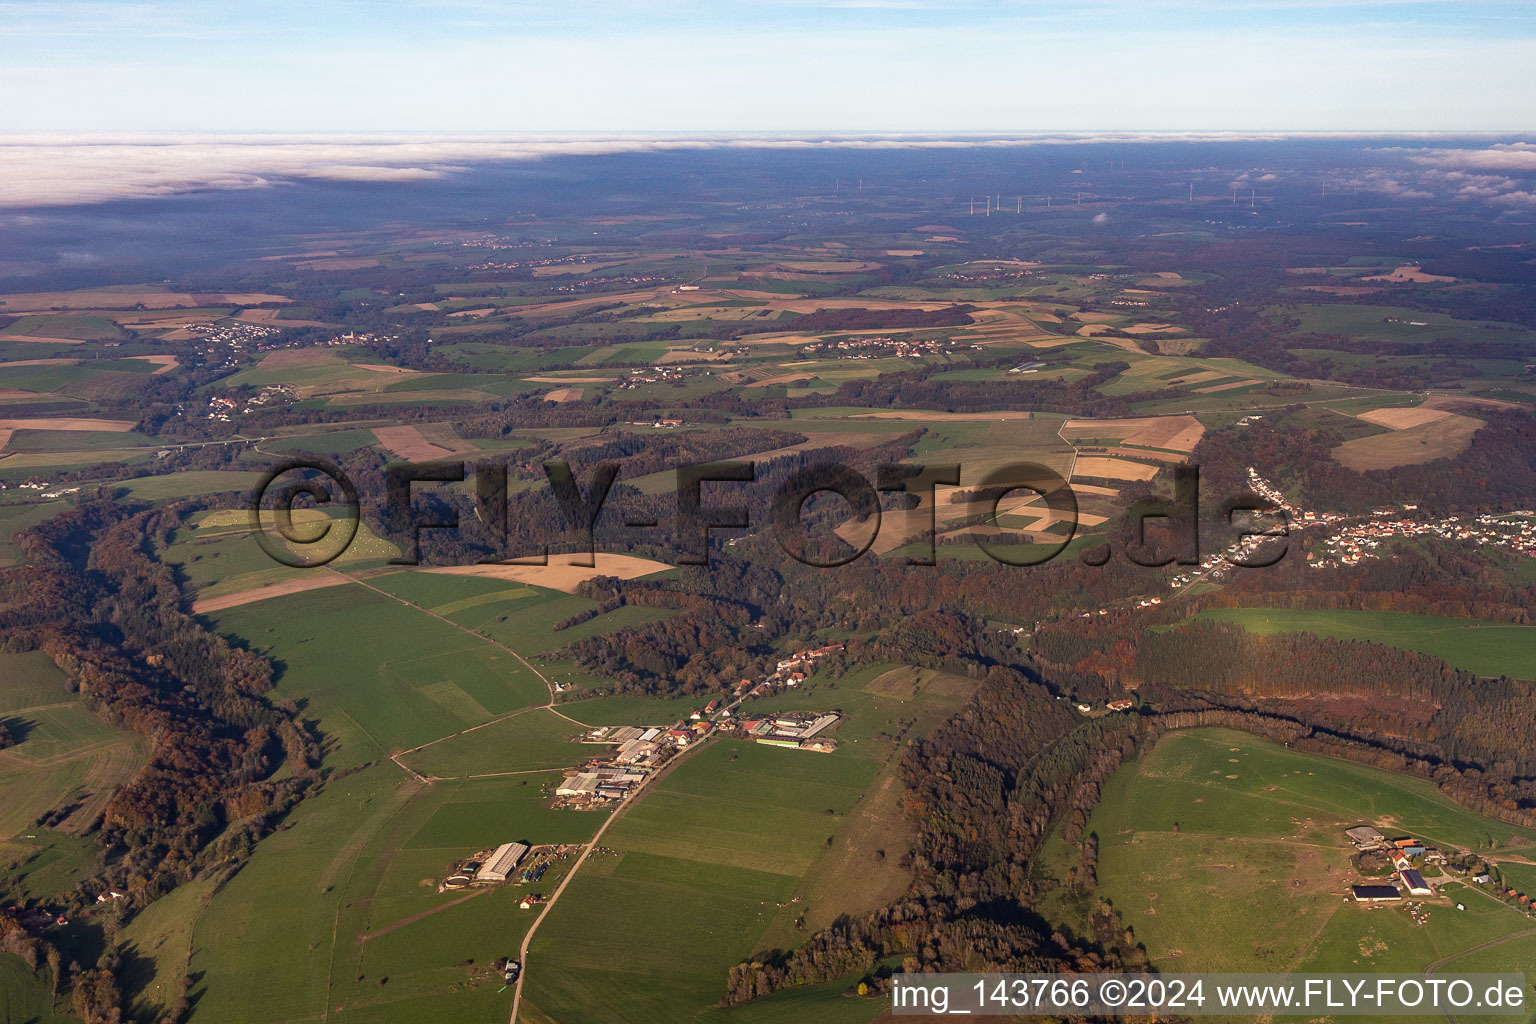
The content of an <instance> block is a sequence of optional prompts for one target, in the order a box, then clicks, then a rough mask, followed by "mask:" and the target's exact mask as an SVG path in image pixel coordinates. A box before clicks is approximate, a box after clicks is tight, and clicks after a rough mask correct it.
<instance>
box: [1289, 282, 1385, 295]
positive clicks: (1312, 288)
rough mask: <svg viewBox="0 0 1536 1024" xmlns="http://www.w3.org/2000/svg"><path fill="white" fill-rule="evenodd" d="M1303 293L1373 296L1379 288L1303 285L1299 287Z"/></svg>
mask: <svg viewBox="0 0 1536 1024" xmlns="http://www.w3.org/2000/svg"><path fill="white" fill-rule="evenodd" d="M1301 290H1302V291H1304V292H1327V293H1328V294H1329V295H1343V296H1353V295H1375V294H1376V293H1377V292H1380V291H1381V290H1382V289H1380V288H1352V287H1350V286H1349V285H1340V284H1304V285H1302V286H1301Z"/></svg>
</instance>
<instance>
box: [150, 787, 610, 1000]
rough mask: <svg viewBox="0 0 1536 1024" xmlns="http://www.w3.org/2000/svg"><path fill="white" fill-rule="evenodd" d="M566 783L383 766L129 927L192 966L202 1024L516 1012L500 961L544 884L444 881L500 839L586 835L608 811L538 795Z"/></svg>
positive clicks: (308, 807) (328, 794)
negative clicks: (432, 774)
mask: <svg viewBox="0 0 1536 1024" xmlns="http://www.w3.org/2000/svg"><path fill="white" fill-rule="evenodd" d="M558 778H559V775H558V773H545V774H543V775H528V776H520V777H516V778H507V779H489V780H477V781H467V782H440V783H435V784H433V785H430V786H423V785H421V784H420V783H417V782H414V781H412V780H411V779H410V778H409V777H408V776H407V775H405V773H403V772H402V771H400V769H399V768H398V767H396V766H395V765H393V764H387V763H386V764H378V765H375V766H373V767H370V768H368V769H367V770H365V771H362V772H359V773H357V774H354V775H350V776H346V777H344V778H339V779H335V780H333V781H332V782H331V783H330V784H328V785H327V786H326V788H325V790H324V791H322V792H321V793H320V794H319V795H318V796H315V797H313V798H311V799H309V800H306V801H305V802H304V803H303V804H301V805H300V806H299V808H297V809H296V810H295V811H294V813H293V814H292V815H291V816H290V817H289V819H288V823H287V825H286V826H285V828H284V829H283V830H282V831H280V832H278V833H276V834H275V835H273V836H271V837H269V838H268V839H267V840H264V841H263V842H262V844H261V846H260V848H258V850H257V851H256V854H255V855H254V856H253V857H252V859H251V861H250V862H249V863H248V864H247V865H246V866H245V867H244V868H243V869H242V870H241V871H240V873H239V874H238V875H236V876H235V877H234V878H233V879H232V880H230V881H229V882H228V883H227V884H226V885H224V886H223V887H222V888H220V889H219V890H218V891H217V892H216V893H213V894H211V895H204V896H202V897H201V898H198V899H195V900H194V899H187V900H184V901H183V905H182V907H181V908H179V909H180V913H179V915H178V916H179V920H165V919H161V920H158V921H152V922H147V923H146V924H145V926H144V932H145V934H143V935H141V934H139V932H137V931H136V930H135V929H137V928H139V927H140V925H141V922H143V921H144V919H142V918H141V919H140V920H138V921H135V922H134V926H133V927H131V928H130V929H129V930H128V932H127V933H126V935H125V937H126V938H128V939H129V940H130V941H132V940H138V941H139V943H140V945H149V944H151V943H152V942H153V941H154V940H155V939H156V938H158V939H160V940H161V942H162V945H163V946H169V947H171V948H172V950H173V955H172V956H170V957H166V958H165V960H166V961H167V968H168V969H173V970H184V969H187V968H189V969H190V970H191V971H192V972H194V974H195V976H197V977H198V979H199V980H198V984H197V986H196V988H195V989H194V993H197V994H200V996H201V998H200V999H199V1000H198V1002H197V1004H196V1007H195V1009H194V1011H193V1014H192V1017H191V1020H192V1021H193V1022H204V1021H207V1022H218V1021H228V1020H241V1021H246V1022H249V1024H278V1022H286V1021H293V1020H308V1019H318V1018H322V1017H331V1018H335V1019H340V1020H357V1021H369V1022H373V1024H417V1022H421V1021H456V1020H488V1019H497V1018H500V1017H503V1016H505V1015H506V1013H507V1012H508V1010H509V1009H510V1005H511V997H510V995H509V994H501V995H498V992H497V990H498V989H500V988H501V986H502V979H501V975H500V973H499V972H495V971H493V970H492V968H491V961H493V960H494V959H495V958H496V957H498V956H506V955H508V954H515V953H516V950H517V947H518V943H519V941H520V939H521V935H522V932H523V930H524V929H526V928H527V927H528V925H529V924H530V923H531V922H532V920H533V917H534V914H533V913H532V912H525V911H521V910H519V909H518V907H517V901H518V899H519V898H520V897H521V896H522V894H523V893H524V892H526V891H531V890H530V889H528V888H524V887H520V886H516V885H512V886H508V887H505V888H501V889H494V890H479V891H473V890H472V892H474V894H473V895H470V896H469V897H468V898H467V899H466V898H464V897H465V894H464V893H462V892H446V893H439V892H437V882H438V881H440V880H441V879H442V878H443V877H444V876H445V874H446V872H447V871H448V870H449V869H450V868H451V867H452V866H453V865H454V864H455V863H456V862H457V861H458V860H459V859H461V858H463V857H465V856H467V855H469V854H471V853H473V852H475V851H476V850H479V849H484V848H487V847H491V846H494V845H496V844H498V843H502V842H511V841H523V842H533V843H551V842H582V841H584V840H585V839H587V838H588V837H589V836H590V835H591V834H592V832H593V831H594V830H595V829H596V828H597V826H598V825H599V824H600V822H601V820H602V816H601V815H598V814H580V813H576V812H561V811H551V810H546V809H545V808H543V807H542V806H541V805H542V800H543V794H544V792H545V791H546V790H548V789H549V788H552V786H553V784H554V782H556V781H558ZM563 869H564V868H563V864H562V865H557V867H556V868H554V869H552V870H551V872H550V874H549V875H548V876H546V878H545V880H544V881H543V882H542V883H541V884H540V886H538V888H540V889H546V890H547V888H548V887H549V886H550V884H551V882H553V881H556V880H558V876H559V873H560V872H561V871H562V870H563ZM276 892H281V893H283V894H285V896H286V897H287V903H286V909H285V910H284V912H283V913H281V914H274V913H272V903H271V901H272V895H273V893H276ZM176 895H178V894H173V896H172V899H175V898H176ZM151 924H152V925H154V926H155V927H156V929H157V930H158V932H159V934H158V935H155V936H153V937H152V936H151V935H150V934H148V933H149V932H150V928H149V925H151ZM178 943H181V944H182V945H181V947H180V948H181V949H188V948H190V955H187V956H185V957H183V958H182V962H183V963H184V964H185V968H175V967H174V961H175V959H176V957H175V955H174V952H175V947H176V946H177V944H178Z"/></svg>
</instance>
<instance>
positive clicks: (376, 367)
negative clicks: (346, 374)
mask: <svg viewBox="0 0 1536 1024" xmlns="http://www.w3.org/2000/svg"><path fill="white" fill-rule="evenodd" d="M352 365H353V366H355V367H357V368H358V369H359V370H372V371H373V372H374V373H415V372H416V371H415V370H408V369H406V368H405V367H403V366H386V365H385V364H384V363H353V364H352Z"/></svg>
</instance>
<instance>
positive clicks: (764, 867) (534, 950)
mask: <svg viewBox="0 0 1536 1024" xmlns="http://www.w3.org/2000/svg"><path fill="white" fill-rule="evenodd" d="M972 685H973V684H972V683H971V682H970V681H969V680H964V679H959V678H957V677H952V676H945V675H941V674H939V673H935V672H932V671H930V670H917V669H911V668H906V667H902V666H893V665H878V666H869V667H866V668H862V669H860V670H858V671H854V672H849V673H847V674H846V675H844V676H842V677H841V678H837V679H833V678H831V677H830V676H827V675H825V674H820V675H817V676H815V677H813V678H812V679H811V680H809V681H808V683H807V685H805V686H804V687H802V688H799V689H797V690H793V691H790V692H788V693H785V694H781V695H778V696H775V697H772V698H768V699H765V700H757V701H749V702H748V703H747V704H745V705H743V706H742V708H741V709H740V713H741V715H742V716H743V717H748V718H750V717H753V716H755V715H758V714H762V713H767V712H772V711H783V710H791V709H794V710H826V709H834V708H835V709H838V710H841V711H843V712H844V714H845V716H846V717H845V719H844V721H843V722H841V723H839V725H838V726H837V728H836V731H835V735H836V737H837V739H838V743H839V747H838V749H837V751H836V752H834V753H830V754H821V753H812V752H809V751H799V750H786V749H782V748H778V747H769V746H764V745H762V744H757V743H751V742H747V741H743V740H736V739H730V738H722V739H718V740H715V741H713V742H711V743H710V744H709V745H708V746H706V747H704V748H702V749H700V750H697V751H696V752H694V753H690V754H688V755H687V757H686V760H684V761H683V762H682V763H681V764H680V765H679V766H678V767H677V768H676V769H675V770H674V771H673V772H672V773H671V774H670V775H668V776H667V777H666V778H665V779H664V780H663V781H661V782H660V783H658V784H657V785H656V787H655V788H654V789H653V790H651V791H648V792H647V793H646V795H645V796H644V797H643V798H642V799H641V800H640V801H639V802H638V803H636V804H635V805H634V806H632V807H631V808H630V809H629V810H628V811H627V812H626V813H625V815H624V817H623V818H622V819H620V820H619V821H617V822H615V824H614V826H613V827H612V828H611V829H609V830H608V832H607V833H605V834H604V836H603V845H604V846H605V847H608V848H609V849H610V850H611V851H612V852H611V853H604V854H602V855H601V856H597V857H594V858H593V859H592V860H590V861H589V862H588V864H587V865H586V866H585V867H583V869H582V873H581V875H579V876H578V877H577V879H576V880H575V881H574V882H573V883H572V884H571V887H570V888H569V889H568V890H567V892H566V893H565V895H564V896H562V897H561V901H560V903H559V905H557V907H556V908H555V909H554V910H553V911H551V913H550V916H549V919H548V920H547V921H546V922H545V923H544V924H543V925H541V926H540V930H539V932H538V934H537V936H536V937H535V939H534V942H533V944H532V946H531V948H530V950H529V974H528V977H527V980H526V981H525V983H524V1000H525V1004H527V1005H531V1006H532V1007H533V1009H534V1010H535V1011H536V1012H538V1013H541V1014H544V1015H546V1016H548V1017H549V1018H550V1019H552V1020H558V1021H560V1022H561V1024H581V1022H585V1021H610V1020H626V1021H657V1022H669V1024H670V1022H673V1021H684V1020H695V1019H697V1020H709V1019H713V1018H714V1017H715V1016H717V1015H719V1014H720V1011H717V1010H713V1009H711V1007H712V1004H713V1003H715V1002H716V1001H718V1000H719V998H720V995H721V994H722V992H723V991H724V984H725V977H726V972H727V971H728V970H729V969H730V967H731V966H732V965H733V964H735V963H738V962H739V961H741V960H742V959H744V958H746V957H748V956H751V955H753V954H754V953H760V952H766V951H768V950H772V949H782V948H791V947H793V946H795V945H797V944H799V943H800V942H802V941H804V939H805V938H806V937H807V936H808V935H810V934H813V933H814V932H815V931H816V930H817V929H819V928H821V927H824V926H826V925H828V924H830V923H831V922H832V921H833V920H834V919H835V918H836V917H837V915H838V914H840V913H856V912H859V911H861V910H869V909H874V908H875V907H878V906H881V905H883V904H884V903H886V902H888V901H889V900H891V899H894V898H896V897H897V896H899V895H900V894H901V893H902V892H903V891H904V890H905V888H906V885H907V884H908V877H907V874H906V872H905V871H904V870H903V869H901V868H900V867H899V865H898V864H897V863H896V862H897V861H898V860H899V851H902V850H904V849H905V848H906V846H905V844H906V843H907V842H908V841H909V839H910V837H909V835H908V833H907V831H906V829H907V823H906V821H905V818H904V817H903V814H902V809H901V803H900V798H901V793H902V787H901V783H900V780H899V778H898V777H897V775H896V766H895V763H894V757H895V755H896V753H897V752H898V751H899V749H900V747H901V746H902V745H903V744H904V743H905V742H907V741H909V740H910V739H912V738H915V737H916V736H920V735H923V734H924V733H926V732H927V731H928V730H930V729H932V728H933V727H935V726H936V725H937V724H938V723H939V722H941V721H942V720H943V719H944V718H946V717H947V716H948V715H949V714H952V713H953V712H954V710H955V708H956V707H957V706H958V705H959V704H960V703H961V702H962V701H963V700H964V699H965V698H966V696H967V695H968V694H969V693H970V690H971V687H972ZM604 702H605V699H604V698H598V699H594V700H591V701H582V702H578V703H574V704H569V705H562V709H563V710H567V711H568V712H569V713H571V714H573V715H574V716H576V717H584V715H583V712H584V711H586V710H588V708H589V706H599V705H602V704H603V703H604ZM677 710H684V709H683V708H681V707H679V708H677ZM887 851H889V856H888V857H887ZM677 922H684V924H683V926H681V927H679V926H678V925H677ZM663 924H665V927H663ZM848 984H849V982H847V981H844V982H838V983H829V984H828V985H823V986H817V987H815V988H813V989H806V990H803V991H795V992H785V993H782V994H780V995H778V996H776V997H774V998H772V999H769V1000H764V1001H763V1002H762V1003H760V1004H756V1003H755V1004H753V1005H752V1006H750V1007H745V1008H741V1009H738V1010H732V1011H729V1013H727V1014H725V1016H726V1017H728V1018H729V1019H736V1018H737V1015H738V1014H740V1015H741V1019H742V1020H751V1021H758V1020H762V1021H776V1020H785V1021H790V1020H834V1021H867V1020H871V1019H873V1018H874V1017H876V1016H878V1015H879V1014H880V1013H881V1012H883V1011H884V1010H885V1009H886V1007H885V1006H884V1005H883V1004H882V1003H881V1002H880V1001H877V1000H872V1001H863V1000H857V999H848V998H844V995H843V992H844V989H846V988H847V985H848ZM535 1019H538V1018H535Z"/></svg>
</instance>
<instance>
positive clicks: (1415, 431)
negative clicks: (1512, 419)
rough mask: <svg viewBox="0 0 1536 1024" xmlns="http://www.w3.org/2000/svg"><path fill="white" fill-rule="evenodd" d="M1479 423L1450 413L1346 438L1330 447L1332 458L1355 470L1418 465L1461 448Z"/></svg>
mask: <svg viewBox="0 0 1536 1024" xmlns="http://www.w3.org/2000/svg"><path fill="white" fill-rule="evenodd" d="M1361 418H1362V419H1363V418H1364V417H1361ZM1482 425H1483V421H1482V420H1478V419H1473V418H1472V417H1470V416H1460V415H1454V414H1453V415H1450V416H1445V417H1442V418H1440V419H1436V420H1431V421H1429V422H1427V423H1420V424H1419V425H1418V426H1415V427H1404V428H1401V429H1394V430H1392V431H1391V432H1390V433H1386V434H1372V435H1371V436H1370V437H1357V438H1355V439H1354V440H1353V441H1345V442H1344V443H1343V444H1341V445H1339V446H1338V447H1337V448H1335V449H1334V450H1333V457H1334V459H1335V460H1336V461H1337V462H1338V463H1339V464H1340V465H1342V466H1346V467H1348V468H1350V469H1353V470H1355V471H1357V472H1363V471H1365V470H1368V469H1391V468H1392V467H1393V466H1417V465H1420V464H1421V463H1425V462H1433V461H1434V460H1436V459H1443V458H1448V457H1449V456H1452V455H1455V454H1457V453H1458V452H1460V451H1462V450H1463V449H1465V448H1466V447H1467V445H1468V444H1470V443H1471V441H1472V435H1473V434H1475V433H1477V431H1478V428H1480V427H1481V426H1482Z"/></svg>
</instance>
